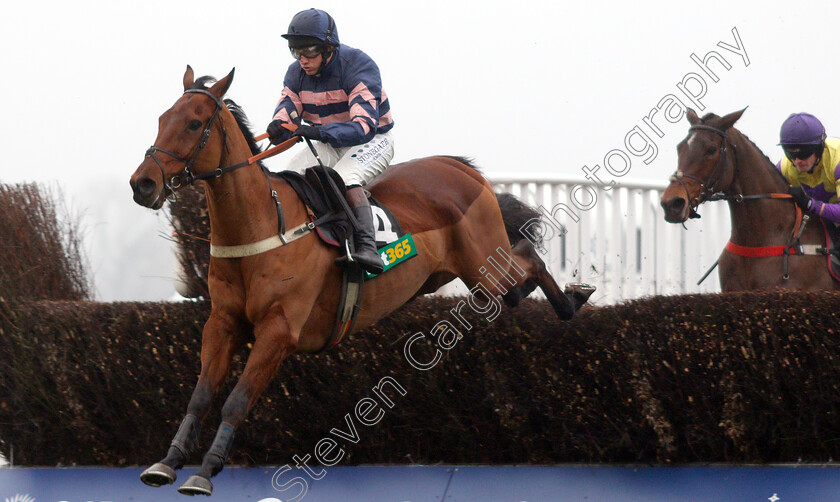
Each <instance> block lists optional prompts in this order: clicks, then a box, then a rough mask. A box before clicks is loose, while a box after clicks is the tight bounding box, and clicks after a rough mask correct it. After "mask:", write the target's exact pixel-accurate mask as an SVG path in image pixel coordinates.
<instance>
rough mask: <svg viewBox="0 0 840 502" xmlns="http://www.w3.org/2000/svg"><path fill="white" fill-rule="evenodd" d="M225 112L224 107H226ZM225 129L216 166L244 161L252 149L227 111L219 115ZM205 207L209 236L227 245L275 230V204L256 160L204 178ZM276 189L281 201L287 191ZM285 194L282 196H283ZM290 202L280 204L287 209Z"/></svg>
mask: <svg viewBox="0 0 840 502" xmlns="http://www.w3.org/2000/svg"><path fill="white" fill-rule="evenodd" d="M225 112H227V110H225ZM221 117H222V121H223V122H222V123H223V125H224V127H225V130H226V131H227V136H226V145H225V147H224V148H225V150H224V151H225V152H226V155H223V156H222V163H223V164H224V165H221V166H219V167H227V166H231V165H235V164H238V163H240V162H247V160H248V158H249V157H251V155H252V153H251V150H250V148H249V146H248V142H247V141H246V140H245V137H244V136H243V135H242V133H241V132H240V130H239V126H238V125H237V124H236V120H235V119H234V118H233V116H232V115H231V114H230V112H227V113H223V114H222V115H221ZM206 186H207V190H206V194H207V210H208V216H209V219H210V240H211V241H212V242H213V244H216V245H221V246H228V245H240V244H248V243H252V242H256V241H260V240H262V239H265V238H267V237H270V236H271V235H275V234H276V233H277V205H276V204H275V202H274V198H273V197H272V195H271V191H272V187H271V185H270V184H269V180H268V179H267V178H266V175H265V174H264V173H263V172H262V170H261V169H260V167H259V166H258V165H256V164H254V165H249V166H245V167H241V168H239V169H236V170H233V171H229V172H227V173H225V174H224V175H222V176H220V177H218V178H209V179H208V180H207V185H206ZM287 192H288V191H286V190H278V195H279V197H280V201H281V203H282V202H283V201H284V198H288V197H289V194H288V193H287ZM284 196H285V197H284ZM289 206H293V205H292V204H283V209H284V210H285V211H287V216H290V215H288V210H289V209H293V207H289Z"/></svg>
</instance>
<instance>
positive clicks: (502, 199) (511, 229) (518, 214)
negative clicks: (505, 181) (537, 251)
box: [496, 193, 542, 248]
mask: <svg viewBox="0 0 840 502" xmlns="http://www.w3.org/2000/svg"><path fill="white" fill-rule="evenodd" d="M496 200H498V201H499V209H501V210H502V221H504V222H505V231H506V232H507V236H508V240H509V241H510V245H511V246H515V245H516V243H517V242H519V241H521V240H522V239H525V238H526V237H527V238H528V239H529V240H531V239H532V238H533V239H536V240H537V242H534V241H533V240H532V241H531V243H532V244H533V245H534V246H536V247H537V248H539V247H541V245H542V236H533V237H532V236H530V234H529V235H528V236H526V235H525V234H524V233H523V230H524V229H525V227H526V226H527V225H528V222H529V221H531V220H533V219H536V220H537V221H539V219H540V213H538V212H537V211H536V210H535V209H534V208H532V207H531V206H529V205H527V204H525V203H524V202H522V201H521V200H519V199H517V198H516V196H515V195H513V194H510V193H497V194H496Z"/></svg>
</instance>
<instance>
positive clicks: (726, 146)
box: [660, 108, 838, 291]
mask: <svg viewBox="0 0 840 502" xmlns="http://www.w3.org/2000/svg"><path fill="white" fill-rule="evenodd" d="M744 110H746V108H745V109H744ZM744 110H740V111H736V112H733V113H730V114H728V115H726V116H724V117H719V116H717V115H714V114H711V113H710V114H707V115H705V116H704V117H703V118H702V119H701V118H699V117H698V116H697V114H696V113H695V112H694V110H691V109H688V110H687V111H686V118H687V119H688V122H689V123H690V124H691V125H690V127H689V131H688V136H687V137H686V138H685V139H684V140H683V141H681V142H680V143H679V145H677V152H678V161H677V171H676V172H675V173H674V174H673V175H672V176H671V178H670V181H671V183H670V184H669V185H668V187H667V188H666V189H665V191H664V192H663V194H662V198H661V201H660V204H661V205H662V208H663V209H664V210H665V221H668V222H670V223H683V222H685V221H686V220H687V219H688V218H689V217H699V215H697V213H696V209H697V207H698V206H699V205H700V204H702V203H704V202H706V201H710V200H712V201H713V200H726V201H727V203H728V204H729V213H730V218H731V235H730V237H729V243H728V244H727V245H726V248H725V249H724V250H723V252H722V253H721V255H720V258H718V266H719V268H718V276H719V278H720V285H721V288H722V290H723V291H747V290H755V289H768V288H784V289H796V290H832V289H837V288H838V284H837V282H836V281H834V280H833V279H832V276H831V274H830V272H829V269H828V265H827V259H826V254H825V250H824V248H825V246H826V231H825V230H824V228H823V225H822V224H821V223H822V222H821V219H820V218H819V217H817V216H814V215H803V213H802V210H801V209H799V207H798V206H797V205H796V203H795V202H793V199H792V198H791V197H790V195H789V194H788V188H789V184H788V181H787V179H785V177H784V176H783V175H782V173H781V172H780V171H779V169H777V168H776V166H775V165H774V164H773V163H772V162H771V161H770V159H769V158H767V156H766V155H764V153H762V152H761V150H759V149H758V147H757V146H756V145H755V144H754V143H753V142H752V141H751V140H750V139H749V138H747V137H746V136H745V135H743V134H742V133H741V132H740V131H739V130H738V129H736V128H735V127H733V125H734V124H735V122H736V121H737V120H738V119H739V118H741V115H742V114H743V113H744ZM809 220H810V222H809Z"/></svg>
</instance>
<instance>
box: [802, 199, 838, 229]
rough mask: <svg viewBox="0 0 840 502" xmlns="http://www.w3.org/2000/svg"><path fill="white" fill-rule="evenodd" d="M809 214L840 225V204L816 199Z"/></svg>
mask: <svg viewBox="0 0 840 502" xmlns="http://www.w3.org/2000/svg"><path fill="white" fill-rule="evenodd" d="M809 212H810V213H812V214H816V215H817V216H819V217H821V218H822V219H824V220H827V221H831V222H834V223H840V203H831V202H822V201H819V200H816V199H814V202H813V204H812V205H811V210H810V211H809Z"/></svg>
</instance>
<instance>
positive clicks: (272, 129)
mask: <svg viewBox="0 0 840 502" xmlns="http://www.w3.org/2000/svg"><path fill="white" fill-rule="evenodd" d="M285 123H286V122H284V121H282V120H280V119H277V120H272V121H271V123H270V124H268V129H266V130H265V132H267V133H268V139H269V140H270V141H271V144H272V145H277V144H279V143H282V142H284V141H286V140H287V139H291V137H292V136H294V134H293V133H292V131H290V130H288V129H286V128H285V127H283V124H285Z"/></svg>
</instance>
